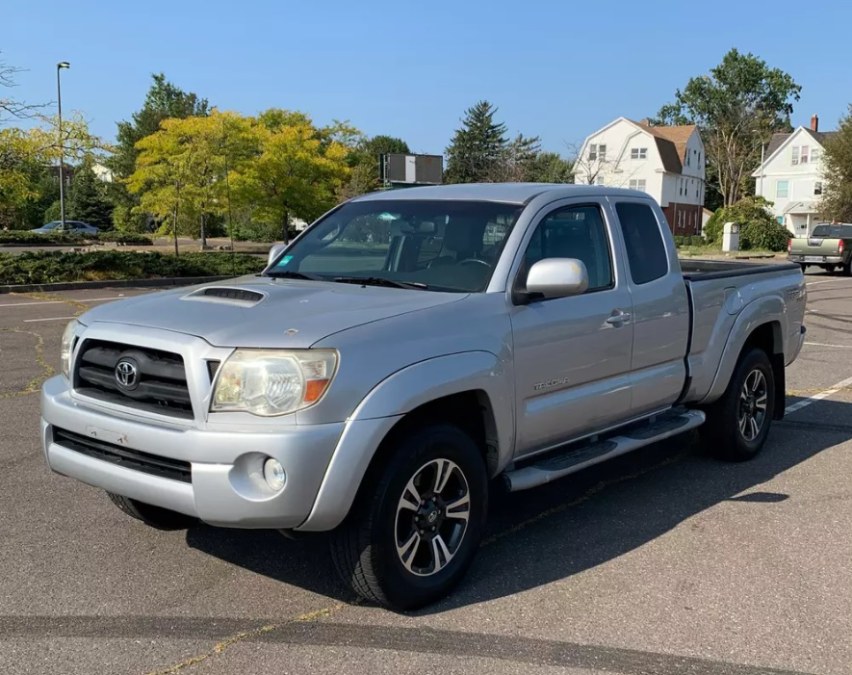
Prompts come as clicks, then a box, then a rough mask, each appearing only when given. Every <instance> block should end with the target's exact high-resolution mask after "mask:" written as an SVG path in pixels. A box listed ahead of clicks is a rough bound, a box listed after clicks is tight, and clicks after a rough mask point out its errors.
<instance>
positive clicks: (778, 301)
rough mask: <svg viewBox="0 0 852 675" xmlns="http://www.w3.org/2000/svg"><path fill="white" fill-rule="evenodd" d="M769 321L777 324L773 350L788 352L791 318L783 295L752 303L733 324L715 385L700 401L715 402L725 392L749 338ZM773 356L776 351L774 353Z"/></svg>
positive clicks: (778, 352)
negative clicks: (788, 320) (789, 321)
mask: <svg viewBox="0 0 852 675" xmlns="http://www.w3.org/2000/svg"><path fill="white" fill-rule="evenodd" d="M767 324H773V325H774V327H773V353H775V354H785V353H786V351H787V350H786V345H785V341H786V339H787V330H786V325H787V318H786V312H785V305H784V300H783V299H782V298H781V297H780V296H777V295H772V296H769V297H764V298H760V299H759V300H755V301H753V302H751V303H749V304H748V305H746V306H745V307H744V308H743V310H742V311H741V312H740V314H739V316H738V317H737V320H736V321H735V322H734V325H733V326H731V330H730V332H729V333H728V339H727V341H726V342H725V348H724V349H723V350H722V357H721V358H720V359H719V366H718V367H717V368H716V375H715V377H714V378H713V384H712V385H711V386H710V390H709V391H708V392H707V395H706V396H705V397H704V398H703V399H701V400H700V401H699V403H701V404H707V403H712V402H714V401H715V400H716V399H718V398H719V397H720V396H722V394H724V393H725V390H726V389H727V388H728V384H729V383H730V381H731V377H733V374H734V369H735V368H736V367H737V363H738V362H739V358H740V354H741V353H742V350H743V347H745V344H746V342H747V341H748V339H749V337H751V335H752V334H753V333H754V332H755V331H756V330H757V329H758V328H760V327H761V326H765V325H767ZM775 327H777V328H775ZM771 356H772V354H770V357H771Z"/></svg>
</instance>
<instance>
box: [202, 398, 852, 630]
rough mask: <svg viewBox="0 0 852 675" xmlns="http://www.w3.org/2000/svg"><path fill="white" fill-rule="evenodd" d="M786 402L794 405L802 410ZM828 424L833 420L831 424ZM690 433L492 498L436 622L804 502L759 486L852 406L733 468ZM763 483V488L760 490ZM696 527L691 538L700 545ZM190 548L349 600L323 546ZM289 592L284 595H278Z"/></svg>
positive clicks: (226, 542) (787, 431)
mask: <svg viewBox="0 0 852 675" xmlns="http://www.w3.org/2000/svg"><path fill="white" fill-rule="evenodd" d="M795 401H796V399H795V398H792V397H791V398H789V399H788V404H792V403H795ZM824 420H831V422H830V423H827V422H825V421H824ZM696 438H697V435H696V434H686V435H684V436H681V437H677V438H673V439H670V440H668V441H665V442H663V443H658V444H655V445H653V446H649V447H647V448H644V449H641V450H638V451H636V452H634V453H631V454H629V455H625V456H623V457H620V458H618V459H616V460H613V461H610V462H608V463H605V464H602V465H599V466H597V467H591V468H589V469H587V470H585V471H583V472H581V473H578V474H575V475H573V476H569V477H567V478H565V479H562V480H560V481H557V482H554V483H551V484H548V485H545V486H543V487H540V488H537V489H534V490H529V491H526V492H520V493H513V494H497V495H495V497H494V498H493V499H492V504H491V513H490V516H489V523H488V527H487V531H486V534H485V537H484V540H483V545H482V548H481V549H480V551H479V553H478V555H477V557H476V559H475V561H474V564H473V566H472V567H471V569H470V571H469V572H468V574H467V576H466V577H465V580H464V581H463V582H462V583H461V584H460V586H459V587H458V588H457V589H456V590H455V591H454V592H453V594H451V595H450V596H449V597H448V598H446V599H445V600H443V601H441V602H439V603H437V604H435V605H433V606H431V607H428V608H426V609H424V610H421V611H419V612H417V614H419V615H427V614H433V613H440V612H444V611H447V610H450V609H456V608H459V607H464V606H467V605H473V604H478V603H481V602H485V601H488V600H492V599H496V598H500V597H505V596H508V595H512V594H514V593H518V592H521V591H524V590H528V589H531V588H535V587H538V586H542V585H545V584H548V583H551V582H554V581H558V580H562V579H566V578H569V577H571V576H572V575H575V574H578V573H580V572H583V571H585V570H588V569H591V568H594V567H596V566H599V565H601V564H603V563H606V562H607V561H610V560H613V559H615V558H618V557H619V556H622V555H624V554H626V553H628V552H630V551H632V550H634V549H637V548H639V547H641V546H643V545H645V544H647V543H649V542H651V541H653V540H655V539H656V538H658V537H660V536H662V535H664V534H665V533H667V532H669V531H671V530H672V529H674V528H676V527H678V526H680V525H681V524H683V523H684V522H685V521H687V520H688V519H690V518H692V517H693V516H696V515H697V514H700V513H701V512H702V511H704V510H706V509H708V508H710V507H712V506H714V505H717V504H720V503H722V502H726V501H727V502H731V503H733V504H735V505H736V508H740V509H755V508H760V509H772V508H777V505H778V504H780V503H782V502H785V501H787V500H790V499H793V500H795V499H798V498H799V497H801V496H802V495H797V494H782V493H777V492H773V491H771V490H768V489H766V488H765V487H762V486H763V484H764V483H766V482H767V481H769V480H771V479H772V478H773V477H774V476H777V475H779V474H781V473H783V472H784V471H787V470H788V469H791V468H793V467H795V466H797V465H799V464H802V463H803V462H806V461H807V460H808V459H810V458H812V457H814V456H815V455H817V454H818V453H820V452H822V451H823V450H825V449H827V448H830V447H833V446H835V445H838V444H840V443H843V442H845V441H848V440H850V439H852V404H848V403H842V402H836V401H820V402H819V403H817V404H815V405H813V406H810V407H808V408H805V409H804V410H801V411H798V412H796V413H794V414H793V415H791V416H790V417H788V418H787V419H786V420H784V421H783V422H780V423H779V422H776V423H775V424H774V426H773V429H772V432H771V435H770V437H769V440H768V442H767V445H766V447H765V449H764V451H763V453H762V454H761V455H760V456H759V457H758V458H756V459H755V460H753V461H750V462H745V463H740V464H729V463H724V462H720V461H717V460H715V459H713V458H711V457H708V456H706V455H705V454H703V453H702V452H701V451H700V450H699V449H698V447H697V443H696ZM758 486H761V487H760V489H755V488H758ZM700 529H701V528H700V525H699V524H696V523H694V524H693V525H692V532H693V533H694V536H696V537H701V531H700ZM187 542H188V543H189V545H190V546H192V547H194V548H196V549H198V550H200V551H203V552H205V553H208V554H210V555H212V556H215V557H217V558H220V559H223V560H226V561H228V562H231V563H233V564H235V565H239V566H241V567H243V568H246V569H248V570H251V571H253V572H255V573H257V574H263V575H265V576H268V577H271V578H274V579H277V580H279V581H281V582H283V583H286V584H290V585H294V586H297V587H299V588H303V589H305V590H308V591H311V592H314V593H319V594H322V595H326V596H329V597H332V598H334V599H337V600H343V601H351V600H353V597H352V596H351V595H350V593H349V592H348V590H346V589H344V588H343V587H342V585H341V584H340V583H339V582H338V581H337V579H336V575H335V572H334V568H333V566H332V563H331V560H330V557H329V555H328V551H327V542H326V540H325V537H324V536H322V535H319V536H308V537H305V538H304V539H300V540H288V539H286V538H284V537H283V536H281V535H280V534H278V533H276V532H266V531H262V532H261V531H258V532H250V531H239V530H224V529H216V528H210V527H203V526H202V527H197V528H193V529H191V530H189V531H188V533H187ZM282 592H285V591H284V589H282Z"/></svg>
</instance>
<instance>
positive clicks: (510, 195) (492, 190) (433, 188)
mask: <svg viewBox="0 0 852 675" xmlns="http://www.w3.org/2000/svg"><path fill="white" fill-rule="evenodd" d="M548 192H553V193H558V196H559V197H563V196H564V197H579V196H587V197H600V196H604V195H613V194H618V195H622V196H632V197H645V198H647V197H648V194H647V193H646V192H639V191H637V190H625V189H622V188H613V187H607V186H604V185H573V184H568V183H457V184H454V185H428V186H427V185H424V186H415V187H408V188H404V189H398V190H386V191H383V192H372V193H370V194H367V195H362V196H361V197H357V198H356V200H357V201H374V200H396V199H403V200H407V199H458V200H473V201H490V202H505V203H509V204H525V203H527V202H529V201H530V200H531V199H533V198H535V197H538V196H539V195H540V194H544V193H548Z"/></svg>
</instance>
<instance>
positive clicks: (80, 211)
mask: <svg viewBox="0 0 852 675" xmlns="http://www.w3.org/2000/svg"><path fill="white" fill-rule="evenodd" d="M67 218H68V219H70V220H82V221H83V222H84V223H89V225H94V226H95V227H99V228H101V229H102V230H103V229H110V228H112V204H111V203H110V201H109V200H108V199H107V195H106V185H104V183H103V181H101V180H100V179H99V178H98V177H97V176H96V175H95V172H94V171H93V170H92V164H91V162H90V161H86V162H83V164H81V165H80V166H79V167H77V169H76V171H75V172H74V178H73V180H72V181H71V191H70V194H69V196H68V213H67Z"/></svg>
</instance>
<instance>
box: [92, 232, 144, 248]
mask: <svg viewBox="0 0 852 675" xmlns="http://www.w3.org/2000/svg"><path fill="white" fill-rule="evenodd" d="M97 240H98V241H104V242H107V241H108V242H114V243H117V244H137V245H139V246H151V245H152V244H153V243H154V240H153V239H151V237H148V236H146V235H144V234H139V233H138V232H101V233H99V234H98V236H97Z"/></svg>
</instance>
